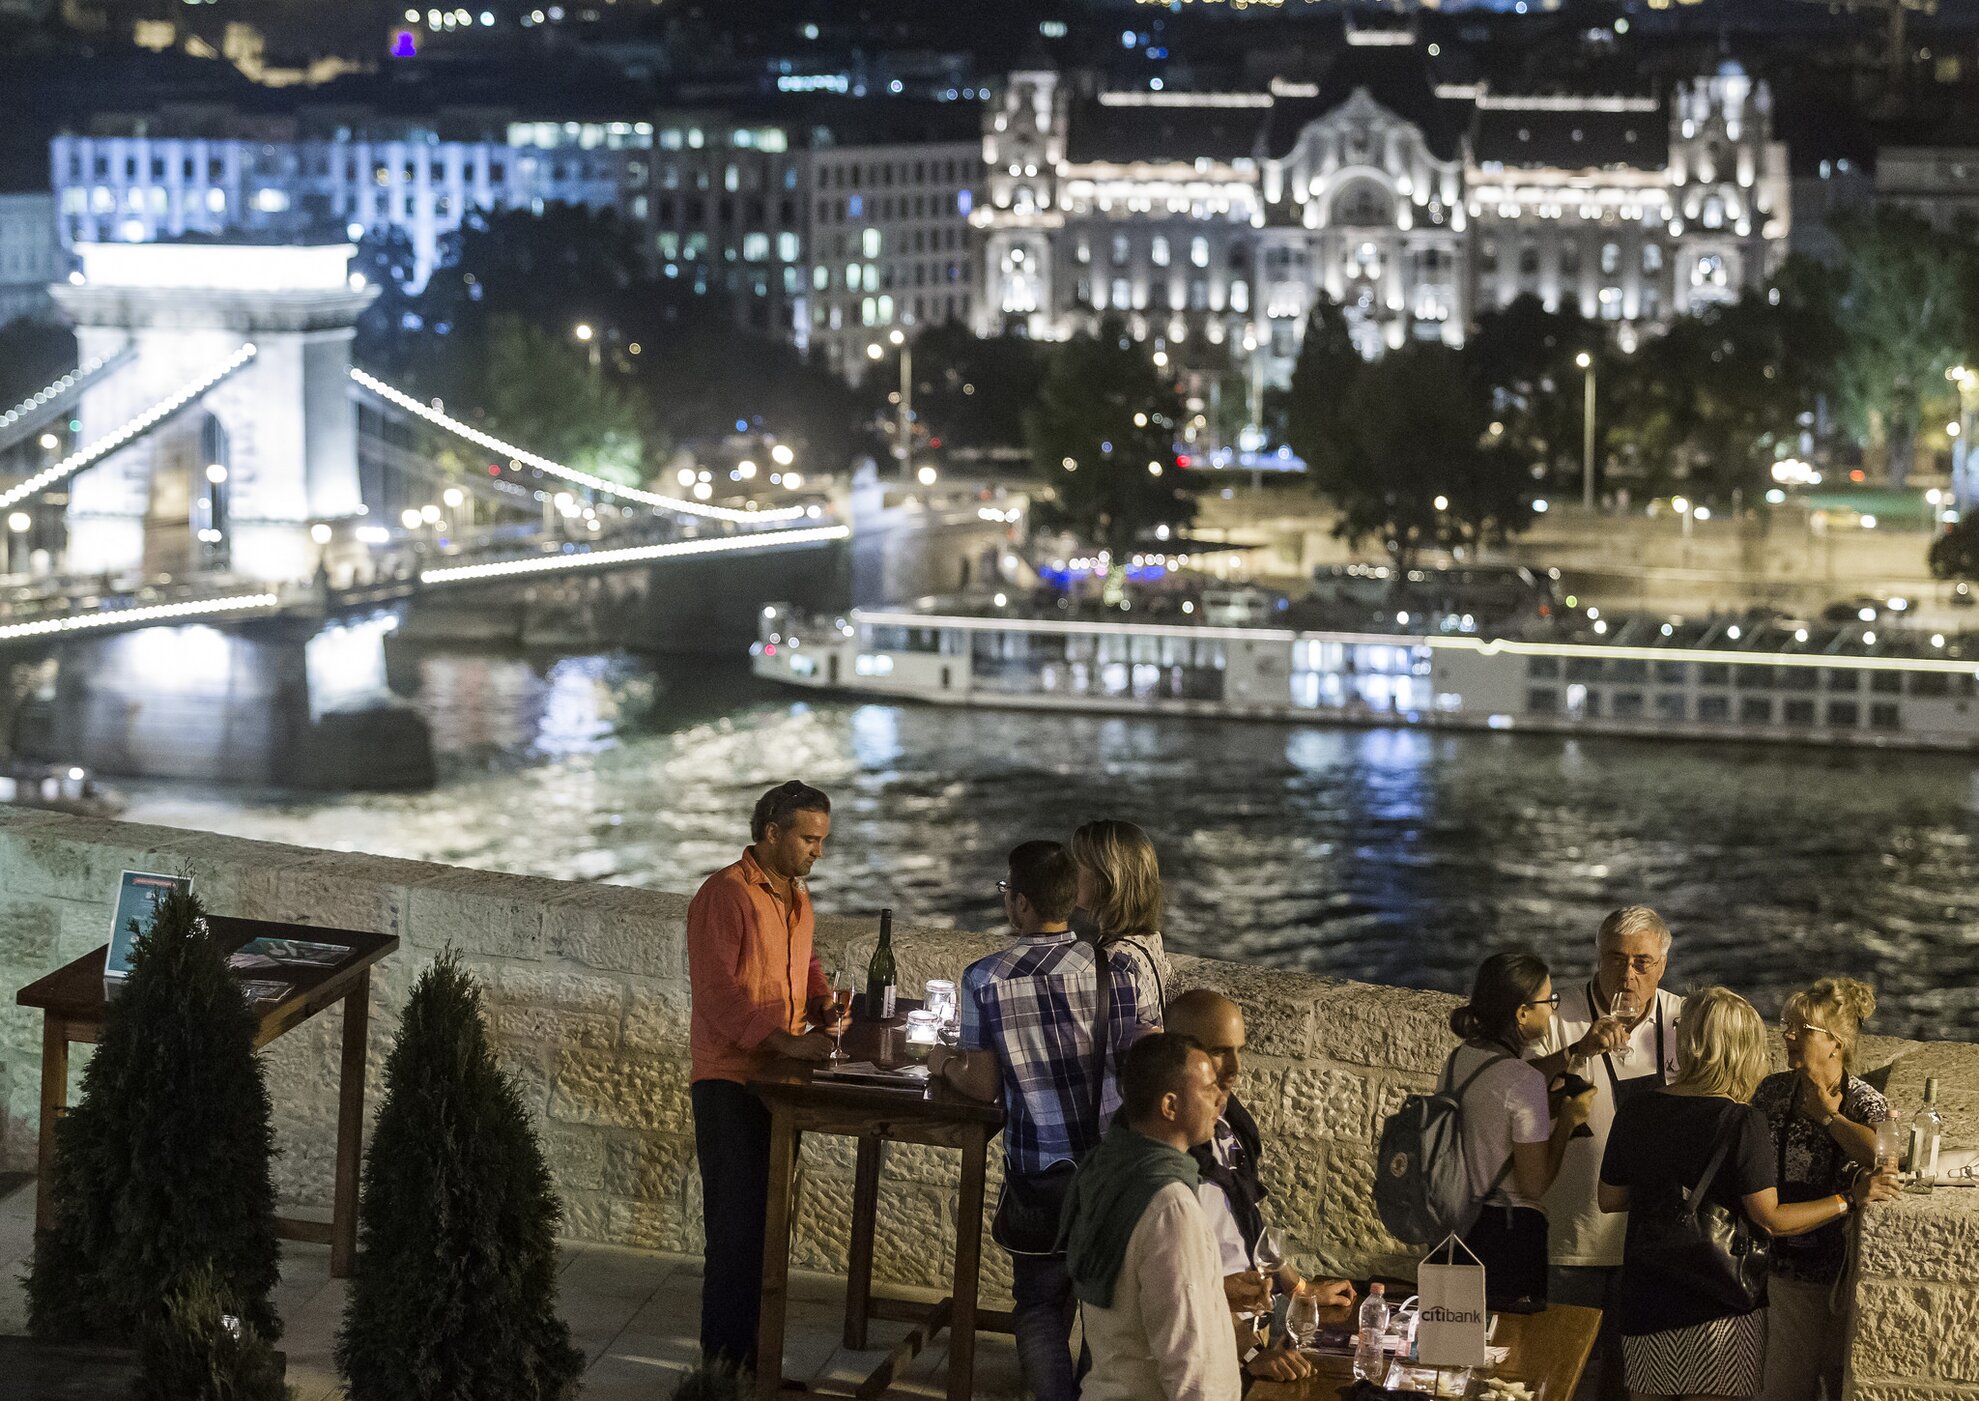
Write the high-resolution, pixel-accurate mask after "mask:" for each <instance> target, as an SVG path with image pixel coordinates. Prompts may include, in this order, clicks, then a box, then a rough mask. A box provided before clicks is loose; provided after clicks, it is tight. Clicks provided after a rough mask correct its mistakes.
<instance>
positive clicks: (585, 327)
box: [575, 321, 594, 345]
mask: <svg viewBox="0 0 1979 1401" xmlns="http://www.w3.org/2000/svg"><path fill="white" fill-rule="evenodd" d="M575 334H576V336H577V338H578V339H579V340H580V341H583V342H584V343H585V344H586V345H589V344H590V343H591V337H592V335H593V334H594V332H593V331H592V330H591V327H590V325H589V323H587V322H583V321H580V322H578V323H577V330H576V332H575Z"/></svg>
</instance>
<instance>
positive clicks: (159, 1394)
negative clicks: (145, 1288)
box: [132, 1266, 289, 1401]
mask: <svg viewBox="0 0 1979 1401" xmlns="http://www.w3.org/2000/svg"><path fill="white" fill-rule="evenodd" d="M239 1319H240V1301H239V1299H237V1298H235V1297H234V1296H233V1295H232V1294H230V1293H229V1292H228V1291H227V1290H226V1289H225V1288H224V1287H223V1286H222V1285H221V1283H220V1281H219V1279H218V1278H217V1277H216V1276H215V1275H214V1272H213V1269H212V1267H211V1266H203V1267H201V1268H200V1269H199V1270H197V1271H195V1272H194V1273H193V1275H192V1276H191V1277H190V1278H189V1279H188V1280H187V1281H186V1283H185V1285H184V1286H183V1287H182V1288H181V1289H179V1290H177V1291H176V1292H174V1293H173V1294H172V1295H171V1296H170V1297H169V1298H167V1299H166V1300H165V1308H164V1313H163V1316H162V1317H159V1318H156V1319H152V1320H149V1321H147V1322H146V1323H145V1324H144V1325H143V1326H142V1327H141V1328H140V1329H139V1330H138V1383H137V1388H136V1391H135V1393H134V1395H133V1398H132V1401H288V1397H289V1389H288V1388H287V1387H286V1386H284V1385H283V1384H282V1368H281V1364H280V1363H279V1362H278V1361H277V1360H276V1357H275V1352H274V1349H273V1348H271V1347H269V1346H268V1342H267V1340H266V1339H265V1338H263V1337H262V1336H261V1335H260V1333H258V1332H256V1331H255V1329H254V1328H253V1326H252V1325H250V1324H246V1323H243V1322H240V1321H239Z"/></svg>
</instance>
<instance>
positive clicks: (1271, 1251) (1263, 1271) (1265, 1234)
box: [1242, 1224, 1285, 1317]
mask: <svg viewBox="0 0 1979 1401" xmlns="http://www.w3.org/2000/svg"><path fill="white" fill-rule="evenodd" d="M1251 1263H1252V1265H1253V1267H1254V1268H1255V1269H1256V1270H1257V1272H1258V1274H1259V1275H1260V1276H1261V1277H1262V1278H1263V1280H1264V1284H1265V1288H1266V1290H1267V1297H1269V1294H1268V1291H1269V1290H1270V1288H1271V1284H1272V1281H1273V1280H1275V1279H1277V1278H1278V1272H1279V1271H1280V1270H1282V1269H1284V1268H1285V1237H1284V1236H1283V1235H1281V1234H1280V1233H1279V1231H1278V1228H1277V1227H1276V1226H1272V1225H1269V1224H1267V1225H1265V1226H1264V1227H1263V1229H1261V1230H1260V1231H1259V1232H1258V1233H1257V1244H1256V1245H1255V1246H1253V1247H1252V1249H1251ZM1266 1312H1267V1313H1269V1312H1270V1310H1269V1309H1268V1308H1267V1309H1266ZM1242 1316H1243V1317H1250V1315H1249V1314H1244V1315H1242Z"/></svg>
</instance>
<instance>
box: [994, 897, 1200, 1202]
mask: <svg viewBox="0 0 1979 1401" xmlns="http://www.w3.org/2000/svg"><path fill="white" fill-rule="evenodd" d="M1107 961H1108V963H1109V965H1110V966H1111V968H1112V972H1113V983H1112V990H1113V1001H1112V1005H1111V1007H1110V1008H1109V1009H1108V1021H1107V1038H1106V1039H1107V1043H1108V1046H1107V1056H1106V1061H1105V1065H1104V1069H1103V1072H1102V1073H1103V1076H1104V1079H1103V1082H1102V1085H1101V1089H1100V1118H1099V1122H1098V1123H1094V1122H1092V1121H1091V1118H1090V1116H1091V1113H1092V1089H1091V1083H1092V1053H1093V1028H1094V1023H1095V1022H1096V1021H1097V1020H1098V1017H1097V1016H1096V1014H1095V1009H1096V1007H1097V998H1098V993H1099V980H1098V979H1097V977H1095V975H1094V970H1095V966H1096V965H1095V960H1094V958H1093V947H1092V945H1091V944H1089V943H1086V942H1085V941H1083V940H1081V939H1080V938H1079V937H1078V936H1077V935H1076V934H1073V933H1071V932H1070V931H1067V932H1065V933H1061V934H1039V935H1035V936H1032V937H1029V938H1017V939H1013V940H1011V942H1010V946H1009V947H1008V948H1006V949H1003V950H1001V951H999V952H997V953H993V954H991V955H990V956H989V957H988V958H981V959H977V960H976V961H975V962H974V963H972V964H970V965H969V967H968V968H967V969H966V970H965V971H964V972H963V974H962V987H961V990H960V996H959V998H958V1000H959V1001H960V1002H961V1004H962V1005H961V1008H960V1011H961V1017H962V1032H961V1041H960V1045H961V1048H962V1049H963V1050H965V1051H995V1052H996V1056H997V1061H998V1063H999V1065H1000V1066H1001V1067H1002V1074H1003V1116H1004V1118H1003V1151H1004V1155H1005V1157H1006V1158H1007V1159H1008V1161H1009V1164H1010V1167H1011V1169H1012V1170H1013V1171H1016V1172H1028V1173H1038V1172H1043V1171H1044V1170H1045V1169H1047V1168H1049V1167H1050V1166H1051V1165H1052V1164H1053V1163H1057V1162H1067V1161H1076V1160H1077V1159H1079V1158H1080V1157H1083V1156H1084V1155H1085V1153H1086V1151H1087V1150H1088V1149H1090V1148H1091V1147H1093V1145H1094V1144H1096V1143H1098V1142H1099V1139H1100V1135H1101V1133H1102V1132H1104V1125H1105V1124H1106V1123H1107V1122H1108V1121H1109V1120H1111V1119H1112V1117H1113V1115H1114V1113H1115V1111H1116V1110H1118V1109H1119V1108H1120V1085H1119V1076H1118V1072H1117V1067H1118V1065H1119V1061H1120V1057H1121V1056H1122V1055H1124V1054H1125V1053H1126V1050H1127V1047H1129V1046H1130V1045H1132V1044H1133V1043H1134V1039H1135V1038H1136V1037H1138V1036H1140V1035H1141V1034H1142V1033H1143V1032H1144V1031H1149V1030H1158V1029H1159V1028H1160V1026H1161V1003H1160V1001H1159V1000H1158V996H1159V995H1158V994H1157V993H1156V991H1155V979H1154V978H1153V976H1152V970H1151V969H1150V968H1149V967H1148V964H1147V962H1146V960H1145V958H1144V957H1143V956H1142V955H1140V954H1138V953H1136V952H1134V951H1133V950H1132V949H1131V948H1127V947H1116V948H1114V949H1113V950H1112V951H1111V953H1110V954H1109V956H1108V960H1107Z"/></svg>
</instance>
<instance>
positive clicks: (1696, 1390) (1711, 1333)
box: [1622, 1309, 1766, 1396]
mask: <svg viewBox="0 0 1979 1401" xmlns="http://www.w3.org/2000/svg"><path fill="white" fill-rule="evenodd" d="M1765 1362H1766V1311H1765V1310H1764V1309H1757V1310H1755V1311H1753V1312H1752V1313H1748V1314H1742V1315H1739V1316H1738V1317H1735V1318H1714V1319H1711V1320H1710V1321H1709V1322H1706V1323H1699V1324H1694V1325H1693V1326H1691V1327H1689V1328H1672V1329H1670V1330H1669V1331H1668V1332H1665V1333H1644V1334H1641V1335H1640V1336H1638V1337H1632V1338H1631V1337H1625V1338H1623V1339H1622V1370H1623V1372H1624V1373H1625V1374H1626V1376H1627V1378H1628V1384H1629V1390H1630V1391H1635V1392H1640V1393H1642V1394H1644V1395H1647V1396H1699V1395H1703V1396H1751V1395H1752V1394H1753V1393H1754V1392H1756V1391H1758V1390H1759V1383H1760V1379H1761V1377H1762V1376H1763V1375H1764V1371H1765Z"/></svg>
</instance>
